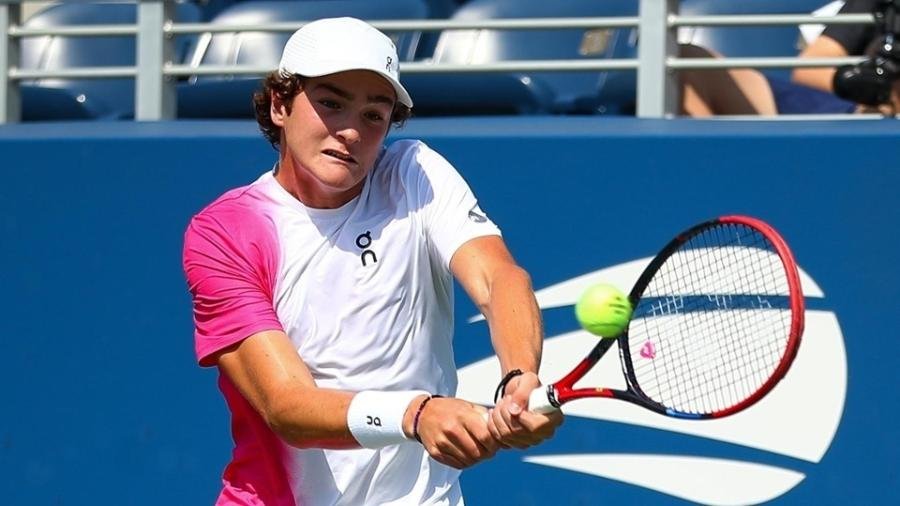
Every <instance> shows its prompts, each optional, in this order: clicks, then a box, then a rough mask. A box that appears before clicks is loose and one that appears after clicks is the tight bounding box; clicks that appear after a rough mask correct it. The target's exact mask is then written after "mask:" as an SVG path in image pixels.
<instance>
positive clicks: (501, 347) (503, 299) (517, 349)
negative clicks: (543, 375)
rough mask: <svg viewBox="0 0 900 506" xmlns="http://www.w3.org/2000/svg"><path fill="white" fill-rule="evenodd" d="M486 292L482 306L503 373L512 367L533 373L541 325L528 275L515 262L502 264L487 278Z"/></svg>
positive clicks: (537, 357) (539, 345)
mask: <svg viewBox="0 0 900 506" xmlns="http://www.w3.org/2000/svg"><path fill="white" fill-rule="evenodd" d="M489 294H490V295H489V299H488V301H487V302H486V304H484V307H483V308H482V310H483V312H484V315H485V318H486V319H487V321H488V325H489V328H490V332H491V342H492V343H493V345H494V350H495V351H496V353H497V357H498V358H499V359H500V366H501V368H502V372H503V374H506V373H507V372H508V371H510V370H512V369H521V370H523V371H531V372H535V373H536V372H537V371H538V367H539V366H540V363H541V346H542V342H543V328H542V324H541V313H540V309H539V308H538V305H537V301H536V300H535V298H534V291H533V289H532V286H531V278H530V277H529V275H528V273H527V272H525V270H524V269H522V268H520V267H518V266H515V265H510V266H508V267H504V268H503V269H502V271H500V272H498V273H496V275H495V276H494V278H493V280H492V281H491V286H490V290H489Z"/></svg>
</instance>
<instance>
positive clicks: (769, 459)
mask: <svg viewBox="0 0 900 506" xmlns="http://www.w3.org/2000/svg"><path fill="white" fill-rule="evenodd" d="M650 260H651V259H650V258H649V257H648V258H644V259H640V260H635V261H631V262H627V263H623V264H619V265H615V266H612V267H609V268H604V269H600V270H597V271H594V272H591V273H588V274H585V275H582V276H579V277H576V278H573V279H569V280H565V281H563V282H560V283H557V284H554V285H552V286H549V287H547V288H544V289H542V290H539V291H538V292H537V293H536V295H537V299H538V304H539V305H540V307H541V309H542V310H543V311H546V310H552V309H554V308H563V307H565V306H571V305H573V304H574V303H575V301H576V300H577V298H578V296H579V295H580V294H581V293H582V292H583V291H584V289H586V288H587V287H588V286H590V285H592V284H594V283H597V282H601V281H602V282H608V283H612V284H614V285H616V286H619V287H621V288H622V289H624V290H628V289H630V287H631V286H632V285H633V284H634V282H635V281H636V280H637V278H638V276H639V275H640V273H641V272H642V271H643V269H644V267H646V265H647V264H648V263H649V262H650ZM800 277H801V284H802V287H803V293H804V296H805V297H806V301H807V309H806V330H805V332H804V335H803V340H802V343H801V346H800V351H799V352H798V354H797V358H796V359H795V361H794V364H793V366H792V367H791V370H790V371H789V372H788V374H787V376H785V378H784V379H783V380H782V381H781V382H780V383H779V384H778V385H777V386H776V387H775V389H774V390H773V391H772V392H771V393H770V394H769V395H768V396H767V397H766V398H764V399H763V400H762V401H760V402H759V403H758V404H756V405H754V406H752V407H750V408H749V409H747V410H746V411H744V412H741V413H738V414H736V415H734V416H731V417H727V418H722V419H718V420H708V421H702V422H698V421H687V420H677V419H672V418H668V417H663V416H659V415H657V414H655V413H651V412H649V411H647V410H645V409H642V408H640V407H637V406H633V405H631V404H629V403H625V402H619V401H614V400H597V399H592V400H586V401H578V402H573V403H571V404H569V405H566V406H565V407H564V408H563V411H564V412H565V413H566V416H567V419H568V420H567V422H566V424H565V425H563V426H562V427H561V428H560V429H559V431H557V438H559V436H560V435H565V434H564V433H565V432H566V431H567V430H572V429H571V427H567V426H570V425H573V424H575V425H578V426H580V427H581V426H585V425H587V426H589V427H590V425H591V424H596V425H598V428H597V429H596V432H597V433H598V434H600V436H598V438H599V439H600V440H601V441H600V442H599V443H598V444H597V445H595V446H592V447H590V448H587V449H585V448H579V450H578V452H577V453H575V452H572V451H560V450H571V447H569V448H566V447H564V445H561V444H557V441H556V439H557V438H554V440H551V441H548V442H547V443H545V444H544V445H541V446H539V447H537V448H535V449H533V450H531V451H528V452H526V453H525V454H524V457H522V461H523V462H525V463H527V464H530V465H536V466H542V467H549V468H554V469H557V470H564V471H571V472H573V473H580V474H581V475H589V476H593V477H596V479H597V480H598V481H597V483H595V484H593V485H592V487H593V493H594V494H597V493H598V492H597V491H598V490H602V487H603V482H604V481H605V480H614V481H616V482H620V483H625V484H628V485H630V486H633V487H634V488H633V495H632V496H631V497H632V498H633V500H634V501H636V502H638V501H640V502H648V501H652V498H653V496H654V495H655V494H651V495H647V492H645V491H643V490H647V489H649V490H652V491H655V492H656V493H662V494H666V495H668V496H672V497H677V498H680V499H684V500H688V501H694V502H697V503H702V504H710V505H738V504H758V503H762V502H766V501H769V500H772V499H775V498H777V497H780V496H782V495H785V494H787V493H789V492H790V491H791V490H792V489H793V488H794V487H796V486H797V485H798V484H800V483H801V482H802V481H803V480H804V479H805V478H806V472H809V470H810V469H811V468H812V467H814V466H812V465H814V464H817V463H819V462H820V461H821V459H822V457H823V456H824V455H825V452H826V451H827V450H828V448H829V447H830V446H831V442H832V440H833V439H834V436H835V433H836V432H837V428H838V425H839V423H840V420H841V416H842V413H843V409H844V401H845V398H846V391H847V359H846V353H845V349H844V338H843V334H842V332H841V328H840V325H839V323H838V320H837V318H836V315H835V314H834V313H833V312H831V311H828V310H825V309H822V308H823V307H824V306H825V304H824V303H823V301H824V293H823V292H822V290H821V288H819V286H818V285H817V284H816V282H815V281H814V280H813V279H812V278H811V277H810V276H809V275H808V274H807V273H806V272H804V271H803V270H802V269H801V270H800ZM481 319H482V318H481V317H473V318H471V319H470V320H469V321H470V322H474V321H478V320H481ZM574 321H575V320H574V316H573V317H572V322H573V324H572V327H573V328H577V324H576V323H574ZM596 340H597V338H596V337H594V336H592V335H590V334H588V333H587V332H585V331H583V330H581V329H577V330H573V331H571V332H566V333H562V334H557V335H547V336H546V339H545V341H544V354H543V365H542V368H541V377H542V379H543V380H544V381H545V382H546V381H550V380H552V379H555V378H558V377H560V376H561V375H563V374H565V373H566V372H568V369H569V368H571V366H572V364H573V363H575V361H577V360H580V359H581V357H583V356H584V353H585V352H586V351H587V350H589V349H590V348H592V347H593V346H594V344H596V342H597V341H596ZM499 375H500V366H499V363H498V362H497V360H496V359H495V358H493V357H491V358H488V359H484V360H480V361H478V362H475V363H472V364H469V365H467V366H465V367H463V368H461V369H460V372H459V388H458V390H457V395H458V396H459V397H462V398H465V399H468V400H471V401H473V402H479V403H483V404H488V405H489V404H491V403H492V402H493V400H492V399H491V398H490V393H489V392H487V391H486V389H485V388H484V385H490V384H493V383H495V382H496V379H497V378H498V377H499ZM583 382H584V384H587V385H608V386H619V387H624V381H623V379H622V374H621V372H620V366H619V364H618V362H617V360H615V359H614V358H613V357H607V358H606V359H605V360H601V361H600V363H599V364H598V365H597V366H596V367H595V369H594V370H593V371H591V372H590V373H588V375H587V376H586V377H585V378H584V380H583ZM600 425H602V427H599V426H600ZM610 427H618V428H621V430H620V431H618V432H617V433H627V434H632V433H639V434H641V435H644V434H648V435H649V437H648V439H652V443H646V442H642V441H640V439H644V438H643V437H641V438H635V439H634V440H628V439H625V440H622V439H621V438H616V436H611V435H609V432H610V431H609V429H610ZM604 437H609V438H616V439H609V440H606V441H605V442H604V441H603V438H604ZM603 448H612V449H614V450H613V451H610V452H608V453H607V452H604V451H603ZM623 448H624V449H625V451H622V450H623ZM735 448H738V449H740V448H742V449H744V450H745V451H743V452H742V451H734V449H735ZM745 454H751V455H752V458H747V457H744V455H745ZM487 465H493V464H492V463H489V464H487ZM470 472H478V470H477V469H476V470H473V471H470ZM535 472H538V471H535ZM526 483H530V482H528V481H526ZM533 486H540V485H539V484H535V485H533ZM619 487H621V485H620V486H619ZM620 498H621V496H620ZM656 498H657V499H658V498H659V496H658V495H657V496H656Z"/></svg>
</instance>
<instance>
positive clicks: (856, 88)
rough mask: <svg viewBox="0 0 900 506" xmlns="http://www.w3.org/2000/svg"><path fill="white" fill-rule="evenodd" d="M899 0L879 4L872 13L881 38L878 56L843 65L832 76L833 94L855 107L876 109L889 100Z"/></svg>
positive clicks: (898, 60)
mask: <svg viewBox="0 0 900 506" xmlns="http://www.w3.org/2000/svg"><path fill="white" fill-rule="evenodd" d="M898 14H900V0H880V1H879V2H878V6H877V7H876V10H875V12H874V15H875V25H876V29H877V31H878V33H879V35H880V37H881V39H880V41H879V45H878V52H877V53H876V54H875V55H874V56H872V57H871V58H868V59H866V60H863V61H862V62H860V63H857V64H856V65H844V66H841V67H838V68H837V72H835V74H834V81H833V82H832V84H833V86H834V93H835V94H836V95H837V96H839V97H841V98H843V99H845V100H850V101H852V102H856V103H858V104H865V105H870V106H878V105H881V104H886V103H888V102H890V100H891V88H892V87H893V84H894V82H895V81H896V80H897V79H900V47H898V46H897V44H898V43H900V15H898Z"/></svg>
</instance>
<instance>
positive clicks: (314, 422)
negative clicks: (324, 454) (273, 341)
mask: <svg viewBox="0 0 900 506" xmlns="http://www.w3.org/2000/svg"><path fill="white" fill-rule="evenodd" d="M283 390H284V391H283V392H281V393H280V394H278V395H274V396H272V397H273V398H272V399H271V400H269V401H267V402H266V403H265V404H264V405H263V406H261V409H259V411H260V414H261V415H262V416H263V419H264V420H265V421H266V423H267V424H268V425H269V427H270V428H271V429H272V431H274V432H275V433H276V434H278V436H279V437H280V438H281V439H282V440H284V441H285V442H286V443H287V444H289V445H291V446H294V447H297V448H328V449H340V448H355V447H359V443H358V442H357V441H356V440H355V439H354V438H353V435H352V434H351V433H350V431H349V429H348V428H347V408H348V407H349V405H350V402H351V400H352V398H353V394H352V393H351V392H343V391H338V390H328V389H322V388H315V387H305V386H304V387H286V388H284V389H283Z"/></svg>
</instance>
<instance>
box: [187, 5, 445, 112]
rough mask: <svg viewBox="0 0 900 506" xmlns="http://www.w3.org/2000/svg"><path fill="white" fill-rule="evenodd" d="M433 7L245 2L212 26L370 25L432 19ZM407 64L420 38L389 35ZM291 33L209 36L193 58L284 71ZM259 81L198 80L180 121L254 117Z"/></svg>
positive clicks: (189, 86)
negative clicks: (347, 21)
mask: <svg viewBox="0 0 900 506" xmlns="http://www.w3.org/2000/svg"><path fill="white" fill-rule="evenodd" d="M431 9H432V7H431V6H429V5H428V4H427V3H426V1H424V0H381V1H378V2H375V1H371V0H303V1H294V2H287V1H252V2H241V3H237V4H235V5H233V6H231V7H228V8H226V9H225V10H223V11H222V12H221V13H220V14H219V15H217V16H216V17H215V18H214V19H212V20H211V22H212V23H218V24H237V23H266V22H276V21H278V22H284V21H312V20H315V19H321V18H327V17H337V16H354V17H357V18H360V19H365V20H388V19H426V18H428V17H429V16H430V15H431V12H432V10H431ZM388 35H389V36H391V37H392V38H393V40H394V43H395V44H396V45H397V51H398V54H399V56H400V58H401V59H402V60H407V61H409V60H412V59H413V58H415V56H416V52H417V49H418V47H419V43H420V41H421V35H422V34H421V33H420V32H409V31H407V32H398V33H388ZM290 36H291V33H290V32H281V33H275V32H270V33H265V32H241V33H219V34H213V35H203V36H201V37H200V38H199V39H198V42H197V47H196V50H195V52H194V54H193V55H192V56H191V58H190V60H191V64H193V65H195V66H200V65H226V64H237V65H256V66H259V65H266V66H269V67H271V68H272V69H273V70H274V69H275V68H276V67H277V66H278V61H279V59H280V57H281V50H282V48H283V47H284V44H285V43H286V42H287V40H288V38H290ZM258 83H259V78H258V77H240V76H203V77H192V78H191V79H190V80H189V83H188V84H186V85H182V86H179V90H178V116H179V117H184V118H243V117H253V108H252V102H251V94H252V92H253V90H254V89H256V87H257V86H258Z"/></svg>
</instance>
